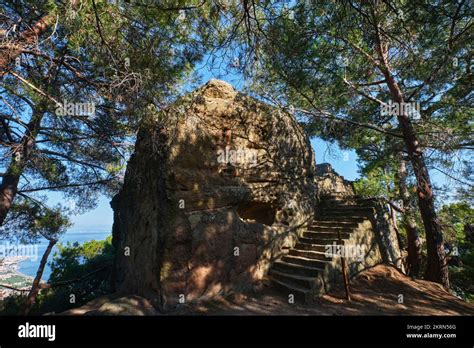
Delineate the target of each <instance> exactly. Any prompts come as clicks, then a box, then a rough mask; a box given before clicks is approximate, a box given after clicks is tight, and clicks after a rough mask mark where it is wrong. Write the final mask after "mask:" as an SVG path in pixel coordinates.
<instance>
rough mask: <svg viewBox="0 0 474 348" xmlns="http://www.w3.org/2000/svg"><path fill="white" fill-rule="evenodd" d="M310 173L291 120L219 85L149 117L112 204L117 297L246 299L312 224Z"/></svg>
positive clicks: (170, 302) (303, 141) (308, 153)
mask: <svg viewBox="0 0 474 348" xmlns="http://www.w3.org/2000/svg"><path fill="white" fill-rule="evenodd" d="M314 163H315V161H314V155H313V152H312V150H311V147H310V143H309V140H308V139H307V137H306V136H305V134H304V132H303V130H302V129H301V128H300V126H299V125H298V123H297V122H296V121H295V119H294V118H293V117H292V116H291V115H289V114H286V113H282V112H280V111H278V110H276V109H274V108H272V107H271V106H269V105H266V104H264V103H262V102H259V101H257V100H255V99H253V98H250V97H248V96H245V95H243V94H241V93H238V92H237V91H235V90H234V89H233V88H232V87H231V86H230V85H228V84H227V83H225V82H222V81H216V80H211V81H210V82H208V83H207V84H206V85H204V86H203V87H201V88H200V89H198V90H196V91H195V92H193V93H191V94H190V95H188V96H187V97H185V98H183V99H182V100H180V101H178V102H177V103H176V104H175V105H173V107H171V108H170V109H169V110H167V111H165V112H161V113H153V112H151V111H150V116H149V117H148V118H147V119H146V120H144V122H143V125H142V127H141V130H140V132H139V134H138V137H137V142H136V147H135V153H134V154H133V156H132V157H131V159H130V161H129V164H128V167H127V172H126V176H125V182H124V185H123V188H122V190H121V191H120V193H119V194H118V195H117V196H116V197H114V199H113V201H112V207H113V209H114V227H113V238H114V245H115V247H116V250H117V258H116V269H115V278H116V281H115V283H116V287H117V291H118V292H120V293H133V294H138V295H141V296H144V297H145V298H147V299H149V300H151V301H152V303H153V304H154V305H158V306H159V307H160V308H170V307H172V306H175V305H176V304H178V303H180V302H184V301H186V302H188V301H194V300H197V299H200V298H205V297H211V296H213V295H216V294H219V293H223V292H226V291H229V290H232V289H234V290H245V289H248V288H251V287H252V286H254V285H255V284H257V283H258V281H259V280H260V279H262V277H263V276H264V275H265V274H266V272H267V270H268V268H269V266H270V263H271V262H272V261H273V260H275V259H276V258H278V257H280V256H281V252H282V250H284V249H285V248H290V247H292V246H293V245H294V243H295V240H296V235H297V233H298V232H299V231H300V230H302V229H304V228H305V227H306V225H307V224H308V223H309V222H310V221H312V218H313V215H314V211H313V209H314V206H315V198H316V192H315V182H314V175H315V166H314Z"/></svg>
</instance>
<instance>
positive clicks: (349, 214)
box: [321, 210, 373, 221]
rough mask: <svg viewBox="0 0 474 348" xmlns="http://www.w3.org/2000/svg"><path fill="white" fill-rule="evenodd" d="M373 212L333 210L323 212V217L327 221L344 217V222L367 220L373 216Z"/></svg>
mask: <svg viewBox="0 0 474 348" xmlns="http://www.w3.org/2000/svg"><path fill="white" fill-rule="evenodd" d="M372 214H373V212H372V211H339V210H331V211H322V212H321V217H322V218H324V219H327V218H329V217H336V218H337V217H342V218H344V220H350V221H352V219H357V218H359V219H360V218H367V217H369V216H370V215H372Z"/></svg>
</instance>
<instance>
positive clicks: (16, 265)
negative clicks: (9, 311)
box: [0, 229, 111, 300]
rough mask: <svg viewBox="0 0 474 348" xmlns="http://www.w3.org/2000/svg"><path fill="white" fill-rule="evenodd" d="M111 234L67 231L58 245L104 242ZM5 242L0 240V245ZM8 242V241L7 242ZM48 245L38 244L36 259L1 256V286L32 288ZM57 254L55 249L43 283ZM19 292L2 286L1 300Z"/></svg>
mask: <svg viewBox="0 0 474 348" xmlns="http://www.w3.org/2000/svg"><path fill="white" fill-rule="evenodd" d="M110 234H111V232H110V229H108V230H106V231H104V230H102V231H97V230H95V231H77V230H71V231H67V232H66V233H65V234H64V235H62V236H61V238H60V239H59V241H58V243H62V244H66V243H68V242H69V243H75V242H77V243H79V244H82V243H84V242H87V241H90V240H103V239H105V238H107V237H108V236H109V235H110ZM2 242H3V241H1V240H0V244H1V243H2ZM5 242H6V241H5ZM46 247H47V244H46V243H45V242H44V241H41V243H39V244H37V251H38V255H35V258H33V259H32V258H31V257H25V256H4V255H0V284H5V285H7V286H11V287H13V288H17V289H22V290H28V289H29V288H30V287H31V284H32V282H33V279H34V277H35V276H36V272H37V269H38V266H39V263H40V260H41V257H42V255H43V253H44V251H45V250H46ZM56 252H57V247H55V248H54V249H53V252H52V253H51V254H50V256H49V258H48V263H47V265H46V267H45V270H44V272H43V277H42V279H43V281H47V280H48V279H49V276H50V274H51V267H50V262H51V261H52V259H53V256H54V254H55V253H56ZM17 293H19V292H18V291H15V290H13V289H8V288H5V287H1V286H0V300H1V299H3V298H5V297H7V296H10V295H12V294H17Z"/></svg>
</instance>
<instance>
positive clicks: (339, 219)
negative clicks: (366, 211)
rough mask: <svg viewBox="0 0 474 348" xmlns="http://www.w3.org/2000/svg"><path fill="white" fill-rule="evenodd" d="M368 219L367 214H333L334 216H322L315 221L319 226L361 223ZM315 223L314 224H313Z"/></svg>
mask: <svg viewBox="0 0 474 348" xmlns="http://www.w3.org/2000/svg"><path fill="white" fill-rule="evenodd" d="M365 220H367V217H365V216H346V215H333V216H321V217H320V220H319V221H317V222H315V223H316V224H317V225H318V226H322V225H326V226H328V224H329V225H332V226H336V225H337V224H338V223H347V222H352V223H360V222H363V221H365ZM313 225H314V224H313Z"/></svg>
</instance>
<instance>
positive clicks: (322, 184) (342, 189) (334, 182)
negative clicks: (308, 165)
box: [315, 163, 354, 196]
mask: <svg viewBox="0 0 474 348" xmlns="http://www.w3.org/2000/svg"><path fill="white" fill-rule="evenodd" d="M315 181H316V190H317V191H318V195H319V196H328V195H335V194H337V195H339V196H353V195H354V188H353V186H352V185H353V184H352V182H351V181H349V180H346V179H344V177H342V176H341V175H339V174H338V173H336V171H335V170H334V169H333V168H332V166H331V165H330V164H329V163H321V164H318V165H317V166H316V176H315Z"/></svg>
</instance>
